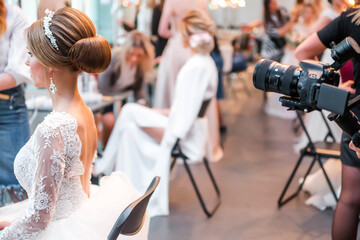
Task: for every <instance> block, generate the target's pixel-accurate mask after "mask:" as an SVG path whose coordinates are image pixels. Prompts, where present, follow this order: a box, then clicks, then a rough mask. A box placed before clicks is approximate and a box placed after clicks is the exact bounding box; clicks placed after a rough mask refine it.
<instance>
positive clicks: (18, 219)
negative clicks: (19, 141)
mask: <svg viewBox="0 0 360 240" xmlns="http://www.w3.org/2000/svg"><path fill="white" fill-rule="evenodd" d="M26 39H27V48H28V50H29V57H28V60H27V64H28V65H29V66H30V70H31V75H32V78H33V82H34V84H35V86H37V87H43V88H48V89H49V92H50V96H51V99H52V105H53V112H51V113H50V114H49V115H48V116H47V117H46V118H45V120H44V121H43V122H42V123H41V124H40V125H39V126H38V127H37V128H36V130H35V132H34V134H33V135H32V137H31V138H30V140H29V142H27V143H26V145H25V146H24V147H23V148H22V149H21V150H20V151H19V153H18V155H17V156H16V159H15V163H14V165H15V167H14V169H15V175H16V177H17V179H18V180H19V182H20V184H21V185H22V186H23V187H24V189H25V190H26V191H27V194H28V196H29V199H28V200H26V201H24V202H21V203H17V204H13V205H9V206H6V207H3V208H0V216H1V217H0V218H1V221H0V229H3V228H4V227H5V228H4V230H3V231H2V232H1V235H0V239H1V240H2V239H4V240H5V239H6V240H15V239H24V240H27V239H41V240H45V239H46V240H48V239H52V240H57V239H59V240H60V239H61V240H63V239H74V240H75V239H93V240H95V239H99V240H100V239H105V238H106V236H107V235H108V234H109V232H110V230H111V228H112V226H113V224H114V223H115V221H116V219H117V217H118V216H119V215H120V213H121V212H122V211H123V209H124V208H125V207H126V206H127V205H128V204H130V203H131V202H132V201H133V200H135V199H136V198H137V197H139V193H138V192H137V191H136V190H135V189H134V188H133V187H132V185H131V183H130V181H129V180H128V178H127V177H126V176H125V175H124V174H122V173H117V174H114V175H112V176H111V177H109V178H108V179H104V181H103V184H102V185H101V186H100V187H98V188H96V189H95V188H92V189H91V190H92V191H91V192H90V176H91V166H92V160H93V157H94V154H95V150H96V146H97V134H96V127H95V122H94V117H93V113H92V112H91V110H90V109H89V108H88V107H87V106H86V105H85V103H84V102H83V101H82V99H81V97H80V94H79V91H78V90H77V76H78V74H80V73H81V71H85V72H90V73H98V72H102V71H104V70H105V69H106V68H107V67H108V65H109V63H110V58H111V49H110V45H109V43H108V42H107V41H106V39H105V38H103V37H101V36H97V35H96V29H95V26H94V24H93V23H92V22H91V20H90V19H89V18H88V17H87V16H86V15H85V14H84V13H82V12H80V11H79V10H76V9H72V8H61V9H59V10H57V11H56V12H55V13H54V12H51V11H47V12H46V16H45V18H44V20H39V21H37V22H35V23H34V24H33V25H31V27H30V28H29V29H28V30H27V31H26ZM95 190H96V191H95ZM147 219H148V218H147ZM144 226H145V227H144V228H143V229H142V231H141V232H140V235H136V237H135V238H136V239H147V236H146V235H147V228H148V220H147V222H146V223H145V225H144Z"/></svg>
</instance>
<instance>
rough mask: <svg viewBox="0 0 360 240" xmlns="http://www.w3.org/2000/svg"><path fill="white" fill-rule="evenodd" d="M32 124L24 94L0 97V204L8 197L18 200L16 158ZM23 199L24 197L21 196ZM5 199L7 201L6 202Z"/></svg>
mask: <svg viewBox="0 0 360 240" xmlns="http://www.w3.org/2000/svg"><path fill="white" fill-rule="evenodd" d="M29 137H30V126H29V120H28V113H27V109H26V105H25V98H24V96H23V94H17V93H15V94H13V95H12V98H11V99H10V100H3V99H0V206H2V205H3V204H5V203H6V202H7V200H6V199H9V196H8V195H10V199H12V200H14V199H13V198H14V196H15V197H16V198H17V199H16V200H18V199H19V198H18V197H20V196H16V195H18V194H20V192H24V191H23V190H22V188H21V187H20V185H19V183H18V181H17V179H16V177H15V174H14V159H15V156H16V154H17V153H18V152H19V150H20V149H21V148H22V147H23V146H24V144H25V143H26V142H27V141H28V140H29ZM20 199H22V197H20ZM4 201H5V202H4Z"/></svg>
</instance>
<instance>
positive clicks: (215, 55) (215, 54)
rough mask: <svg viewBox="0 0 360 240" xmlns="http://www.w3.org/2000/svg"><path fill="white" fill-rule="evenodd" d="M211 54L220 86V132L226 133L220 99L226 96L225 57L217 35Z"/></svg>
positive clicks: (218, 97)
mask: <svg viewBox="0 0 360 240" xmlns="http://www.w3.org/2000/svg"><path fill="white" fill-rule="evenodd" d="M210 56H211V57H212V59H213V60H214V62H215V65H216V68H217V72H218V86H217V91H216V100H217V101H216V106H217V112H218V115H219V127H220V129H219V130H220V133H222V134H224V133H226V131H227V128H226V125H225V121H224V117H223V114H222V111H221V106H220V100H222V99H224V97H225V94H224V84H223V74H224V72H223V67H224V59H223V57H222V55H221V52H220V49H219V44H218V41H217V37H216V36H214V49H213V50H212V51H211V52H210Z"/></svg>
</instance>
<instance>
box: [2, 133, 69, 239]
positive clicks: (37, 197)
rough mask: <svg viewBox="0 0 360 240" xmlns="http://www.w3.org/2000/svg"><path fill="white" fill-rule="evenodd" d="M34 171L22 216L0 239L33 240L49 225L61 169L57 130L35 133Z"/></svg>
mask: <svg viewBox="0 0 360 240" xmlns="http://www.w3.org/2000/svg"><path fill="white" fill-rule="evenodd" d="M36 141H37V144H36V146H37V147H36V159H35V161H36V162H37V168H36V172H35V176H34V178H33V182H32V190H31V192H30V193H28V194H29V202H28V206H27V209H26V211H25V212H24V214H23V215H22V216H21V217H20V218H19V219H18V220H16V221H15V222H13V223H12V224H11V225H10V226H9V227H7V228H5V229H4V231H3V233H2V235H1V236H0V239H6V240H12V239H14V240H15V239H35V238H36V237H37V236H38V235H39V234H40V233H41V232H42V231H44V230H45V229H46V227H47V226H48V225H49V223H50V222H51V219H52V216H53V214H54V209H55V203H56V201H57V196H58V192H59V188H60V185H61V181H62V179H63V177H64V169H65V147H64V141H63V138H62V136H61V131H60V130H59V127H56V126H49V127H46V126H44V127H43V128H41V129H39V131H37V134H36Z"/></svg>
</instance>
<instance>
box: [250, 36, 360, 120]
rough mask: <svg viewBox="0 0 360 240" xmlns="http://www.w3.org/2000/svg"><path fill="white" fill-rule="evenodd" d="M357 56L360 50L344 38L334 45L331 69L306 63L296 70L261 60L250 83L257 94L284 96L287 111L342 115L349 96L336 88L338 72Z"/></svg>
mask: <svg viewBox="0 0 360 240" xmlns="http://www.w3.org/2000/svg"><path fill="white" fill-rule="evenodd" d="M357 54H360V47H359V46H358V44H357V43H356V41H355V40H354V39H353V38H351V37H347V38H346V39H344V40H343V41H342V42H341V43H339V44H338V45H336V46H335V45H333V48H332V50H331V57H332V58H333V59H334V63H332V64H331V65H329V64H327V63H323V62H318V61H313V60H305V61H301V62H300V67H296V66H293V65H285V64H280V63H278V62H275V61H271V60H266V59H262V60H260V61H259V62H258V63H257V64H256V67H255V70H254V74H253V83H254V86H255V87H256V88H258V89H260V90H263V91H269V92H277V93H281V94H284V95H287V97H281V98H280V102H281V103H282V106H285V107H287V108H289V110H300V111H304V112H310V111H313V110H321V109H325V110H329V111H330V112H334V113H337V114H340V115H342V114H344V111H345V109H346V105H347V101H348V97H349V93H348V92H347V91H345V90H342V89H339V88H337V87H336V86H338V85H339V80H340V74H339V73H338V72H337V70H339V69H340V68H341V67H342V66H343V65H344V64H345V63H346V62H347V61H349V60H350V59H351V58H353V57H354V56H355V55H357Z"/></svg>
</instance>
